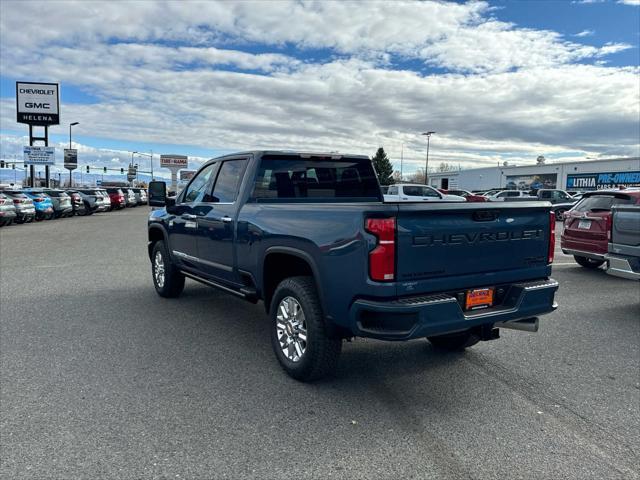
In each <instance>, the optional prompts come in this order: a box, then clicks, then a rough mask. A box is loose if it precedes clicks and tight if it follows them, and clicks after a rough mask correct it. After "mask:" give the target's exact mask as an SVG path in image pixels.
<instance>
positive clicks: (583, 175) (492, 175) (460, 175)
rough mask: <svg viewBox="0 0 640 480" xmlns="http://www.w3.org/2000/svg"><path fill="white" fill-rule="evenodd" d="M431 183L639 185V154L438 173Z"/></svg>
mask: <svg viewBox="0 0 640 480" xmlns="http://www.w3.org/2000/svg"><path fill="white" fill-rule="evenodd" d="M429 184H430V185H431V186H433V187H436V188H442V189H449V190H456V189H461V190H472V191H484V190H490V189H493V188H510V189H519V190H530V189H538V188H559V189H562V190H600V189H605V188H616V187H640V157H633V158H614V159H609V160H587V161H583V162H562V163H561V162H558V163H544V164H539V165H532V166H522V167H517V166H507V165H503V166H496V167H485V168H474V169H469V170H459V171H452V172H437V173H430V174H429Z"/></svg>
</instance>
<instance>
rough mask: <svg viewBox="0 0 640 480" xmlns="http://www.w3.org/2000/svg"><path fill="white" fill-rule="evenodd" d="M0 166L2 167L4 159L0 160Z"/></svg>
mask: <svg viewBox="0 0 640 480" xmlns="http://www.w3.org/2000/svg"><path fill="white" fill-rule="evenodd" d="M0 168H4V160H0Z"/></svg>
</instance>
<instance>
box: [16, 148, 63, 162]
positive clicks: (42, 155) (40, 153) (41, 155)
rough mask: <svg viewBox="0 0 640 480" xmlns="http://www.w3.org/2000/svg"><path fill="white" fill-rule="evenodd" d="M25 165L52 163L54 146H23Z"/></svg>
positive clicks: (54, 160) (54, 153) (53, 160)
mask: <svg viewBox="0 0 640 480" xmlns="http://www.w3.org/2000/svg"><path fill="white" fill-rule="evenodd" d="M23 152H24V164H25V165H53V164H55V163H56V149H55V147H26V146H25V147H24V150H23Z"/></svg>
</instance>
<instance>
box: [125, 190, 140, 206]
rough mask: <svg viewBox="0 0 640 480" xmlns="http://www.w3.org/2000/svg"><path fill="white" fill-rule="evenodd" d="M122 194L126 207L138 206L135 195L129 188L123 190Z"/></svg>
mask: <svg viewBox="0 0 640 480" xmlns="http://www.w3.org/2000/svg"><path fill="white" fill-rule="evenodd" d="M122 193H123V194H124V200H125V203H126V205H127V207H135V206H137V205H138V202H137V200H136V194H135V193H134V191H133V190H131V189H130V188H123V189H122Z"/></svg>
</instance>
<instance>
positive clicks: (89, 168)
mask: <svg viewBox="0 0 640 480" xmlns="http://www.w3.org/2000/svg"><path fill="white" fill-rule="evenodd" d="M90 171H91V167H89V165H87V173H89V172H90Z"/></svg>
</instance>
